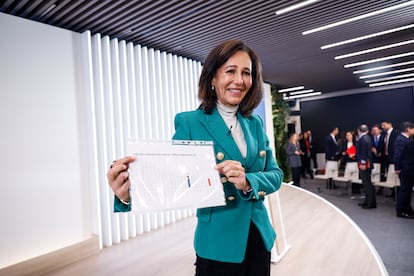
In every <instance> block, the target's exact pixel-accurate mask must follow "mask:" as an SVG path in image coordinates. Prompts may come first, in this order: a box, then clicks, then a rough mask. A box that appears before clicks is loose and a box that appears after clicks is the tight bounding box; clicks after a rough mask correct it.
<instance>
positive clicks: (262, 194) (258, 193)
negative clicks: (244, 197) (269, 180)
mask: <svg viewBox="0 0 414 276" xmlns="http://www.w3.org/2000/svg"><path fill="white" fill-rule="evenodd" d="M257 195H258V196H265V195H266V192H265V191H258V192H257Z"/></svg>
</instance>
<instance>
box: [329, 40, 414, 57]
mask: <svg viewBox="0 0 414 276" xmlns="http://www.w3.org/2000/svg"><path fill="white" fill-rule="evenodd" d="M411 43H414V39H412V40H407V41H401V42H398V43H393V44H389V45H384V46H380V47H375V48H371V49H366V50H362V51H358V52H353V53H349V54H345V55H340V56H336V57H335V59H343V58H348V57H353V56H359V55H363V54H368V53H372V52H376V51H381V50H385V49H390V48H394V47H399V46H404V45H407V44H411Z"/></svg>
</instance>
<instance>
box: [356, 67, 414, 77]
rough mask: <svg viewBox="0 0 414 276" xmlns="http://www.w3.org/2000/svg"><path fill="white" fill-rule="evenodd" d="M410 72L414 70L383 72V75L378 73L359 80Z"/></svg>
mask: <svg viewBox="0 0 414 276" xmlns="http://www.w3.org/2000/svg"><path fill="white" fill-rule="evenodd" d="M409 71H414V68H406V69H400V70H394V71H387V72H382V73H377V74H371V75H364V76H360V77H359V78H360V79H368V78H373V77H379V76H385V75H391V74H397V73H403V72H409Z"/></svg>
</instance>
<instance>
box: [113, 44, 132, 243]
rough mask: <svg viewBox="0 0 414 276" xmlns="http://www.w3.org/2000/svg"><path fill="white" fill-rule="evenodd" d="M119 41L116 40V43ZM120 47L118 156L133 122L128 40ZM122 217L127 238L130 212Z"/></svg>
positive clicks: (121, 228) (121, 153) (121, 222)
mask: <svg viewBox="0 0 414 276" xmlns="http://www.w3.org/2000/svg"><path fill="white" fill-rule="evenodd" d="M116 42H117V41H114V43H116ZM117 49H118V53H117V56H118V60H119V84H120V85H119V91H118V93H117V97H119V99H118V101H119V110H118V114H119V116H120V120H121V121H122V125H123V126H124V127H123V129H122V130H120V134H119V135H120V139H122V142H121V145H122V147H121V148H120V153H119V156H118V157H123V156H125V154H126V153H125V146H126V145H125V140H126V139H127V138H128V137H131V136H132V132H133V130H132V126H133V125H132V122H131V108H130V104H129V103H130V92H129V90H130V85H129V82H130V79H129V71H130V70H129V68H128V54H127V47H126V42H125V41H123V40H121V41H119V42H118V43H117ZM116 215H117V216H118V217H119V219H120V239H121V240H127V239H128V237H129V227H128V225H129V218H128V217H129V214H123V213H118V214H116Z"/></svg>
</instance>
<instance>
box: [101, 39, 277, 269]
mask: <svg viewBox="0 0 414 276" xmlns="http://www.w3.org/2000/svg"><path fill="white" fill-rule="evenodd" d="M198 96H199V98H200V100H201V105H200V107H199V108H198V109H197V110H195V111H191V112H183V113H179V114H177V115H176V117H175V121H174V123H175V130H176V132H175V134H174V136H173V139H177V140H204V141H213V143H214V151H215V153H216V158H217V166H216V169H217V170H218V172H219V173H220V175H221V179H222V182H223V185H224V192H225V196H226V203H227V204H226V206H223V207H214V208H202V209H198V210H197V218H198V222H197V227H196V231H195V235H194V247H195V251H196V255H197V261H196V276H204V275H208V276H214V275H237V276H243V275H259V276H260V275H263V276H264V275H270V250H271V248H272V247H273V243H274V240H275V237H276V234H275V232H274V230H273V228H272V226H271V224H270V220H269V218H268V215H267V211H266V208H265V206H264V204H263V200H264V196H265V195H268V194H270V193H273V192H275V191H276V190H278V189H279V187H280V185H281V182H282V179H283V173H282V171H281V170H280V169H279V167H278V166H277V164H276V162H275V160H274V158H273V155H272V152H271V149H270V147H269V140H268V138H267V136H266V134H265V132H264V131H263V123H262V121H261V119H260V117H258V116H256V115H252V112H253V110H254V109H255V108H256V107H257V105H258V104H259V103H260V101H261V99H262V75H261V66H260V62H259V60H258V57H257V56H256V54H255V53H254V52H253V51H252V50H251V49H250V48H249V47H247V46H246V45H245V44H244V43H243V42H241V41H237V40H230V41H226V42H223V43H222V44H220V45H218V46H217V47H215V48H214V49H213V50H212V51H211V53H210V54H209V56H208V57H207V59H206V61H205V64H204V66H203V69H202V72H201V76H200V80H199V92H198ZM131 161H132V159H131V158H129V157H126V158H124V159H121V160H119V161H117V162H116V163H115V164H113V167H112V169H111V170H110V171H109V172H108V180H109V184H110V185H111V187H112V189H113V190H114V193H115V195H116V197H118V198H117V199H116V200H115V209H116V210H119V211H127V210H128V207H129V206H128V205H127V204H128V203H129V193H128V192H127V189H128V186H129V181H128V173H127V172H126V170H127V168H128V164H129V162H131ZM124 181H125V184H123V183H124ZM121 199H122V200H121ZM124 203H126V204H124Z"/></svg>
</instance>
